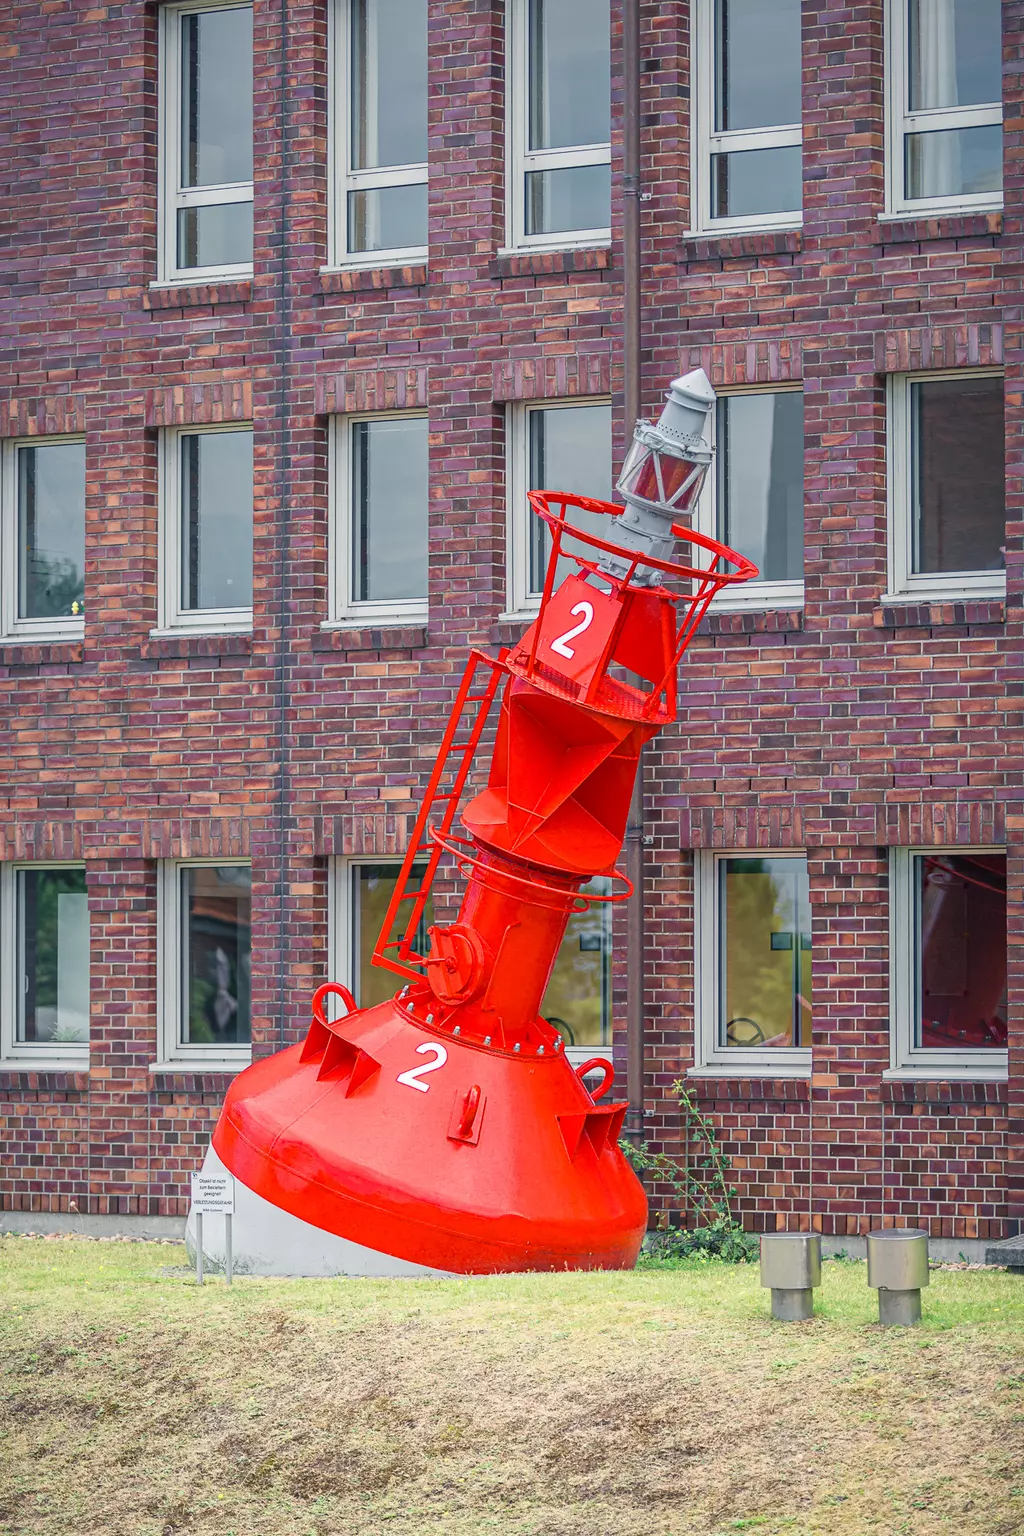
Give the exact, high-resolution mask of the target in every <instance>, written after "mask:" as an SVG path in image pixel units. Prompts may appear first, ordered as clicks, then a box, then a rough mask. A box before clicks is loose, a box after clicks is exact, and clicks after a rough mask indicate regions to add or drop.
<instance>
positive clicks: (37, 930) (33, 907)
mask: <svg viewBox="0 0 1024 1536" xmlns="http://www.w3.org/2000/svg"><path fill="white" fill-rule="evenodd" d="M17 910H18V950H19V963H18V977H19V986H18V1010H17V1029H16V1034H17V1039H18V1042H19V1044H26V1045H38V1044H42V1043H44V1042H45V1043H53V1044H70V1043H72V1042H79V1041H84V1040H88V1038H89V902H88V897H87V896H86V892H85V870H84V869H20V870H18V872H17Z"/></svg>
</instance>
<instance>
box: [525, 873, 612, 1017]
mask: <svg viewBox="0 0 1024 1536" xmlns="http://www.w3.org/2000/svg"><path fill="white" fill-rule="evenodd" d="M611 884H612V883H611V880H610V879H609V878H608V876H606V875H597V876H595V877H594V879H593V880H590V881H588V882H587V884H586V885H585V886H584V887H583V894H584V895H586V894H587V893H588V892H591V891H592V892H594V893H595V894H598V895H606V894H607V893H608V892H609V891H610V890H611ZM611 954H612V909H611V907H610V905H609V904H608V902H606V901H603V902H595V903H594V905H593V906H592V907H591V908H590V909H589V911H587V912H576V913H573V915H572V916H571V917H570V919H569V923H568V926H567V928H566V930H565V937H564V938H563V940H562V943H561V946H560V948H559V950H558V954H557V956H556V957H555V966H554V970H553V971H552V972H551V980H550V981H549V982H548V985H547V990H546V992H545V993H544V1001H543V1003H542V1004H541V1009H540V1011H541V1017H542V1018H545V1019H547V1021H548V1023H549V1024H553V1025H554V1026H555V1028H556V1029H557V1030H558V1031H559V1033H560V1034H561V1035H562V1038H563V1039H564V1040H565V1043H566V1045H587V1046H591V1045H593V1046H608V1045H610V1044H611V1038H612V1023H611Z"/></svg>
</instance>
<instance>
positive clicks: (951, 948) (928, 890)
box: [914, 853, 1007, 1049]
mask: <svg viewBox="0 0 1024 1536" xmlns="http://www.w3.org/2000/svg"><path fill="white" fill-rule="evenodd" d="M914 865H915V898H916V911H917V921H916V927H917V954H918V975H917V992H918V1005H917V1009H916V1021H915V1041H914V1043H915V1045H917V1046H919V1047H925V1048H926V1049H929V1048H930V1049H943V1048H956V1047H960V1048H965V1047H971V1048H980V1049H999V1048H1005V1046H1006V1036H1007V1031H1006V856H1005V855H1004V854H995V853H991V854H990V853H968V854H945V853H934V854H931V853H929V854H921V855H918V856H916V857H915V859H914Z"/></svg>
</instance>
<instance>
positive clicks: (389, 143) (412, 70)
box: [352, 0, 427, 250]
mask: <svg viewBox="0 0 1024 1536" xmlns="http://www.w3.org/2000/svg"><path fill="white" fill-rule="evenodd" d="M426 158H427V6H426V0H353V5H352V168H353V169H354V170H370V169H373V168H375V167H377V166H390V165H421V164H422V163H423V162H424V161H425V160H426ZM404 243H406V244H409V245H422V244H425V243H426V233H425V232H424V235H423V238H422V239H416V240H410V241H406V242H404ZM355 249H357V250H367V249H370V250H372V249H375V247H373V246H357V247H355Z"/></svg>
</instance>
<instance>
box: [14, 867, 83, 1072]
mask: <svg viewBox="0 0 1024 1536" xmlns="http://www.w3.org/2000/svg"><path fill="white" fill-rule="evenodd" d="M42 869H81V870H85V869H86V863H85V860H84V859H31V860H29V859H18V860H10V861H8V860H5V861H4V862H2V863H0V1062H2V1063H3V1064H4V1065H5V1066H8V1067H11V1068H14V1069H18V1068H21V1069H23V1070H25V1071H28V1070H29V1069H30V1068H36V1069H42V1070H45V1071H58V1070H60V1069H62V1068H67V1069H68V1070H71V1071H76V1072H79V1071H82V1070H84V1069H86V1068H88V1065H89V1048H90V1044H91V1036H92V1027H91V1026H92V1018H91V1015H92V1006H91V1001H92V913H91V911H90V913H89V930H90V931H89V949H90V962H89V971H90V987H89V993H90V1008H89V1015H90V1028H89V1038H88V1039H86V1040H84V1041H78V1042H76V1041H74V1040H53V1041H42V1042H35V1043H31V1042H20V1041H18V1039H17V1038H16V1037H17V1033H18V1028H17V1019H18V978H19V975H20V965H19V959H20V949H21V945H20V942H19V937H20V936H19V924H20V913H19V910H18V875H19V873H20V872H21V871H23V870H33V871H38V870H42ZM86 896H87V897H88V879H87V880H86Z"/></svg>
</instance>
